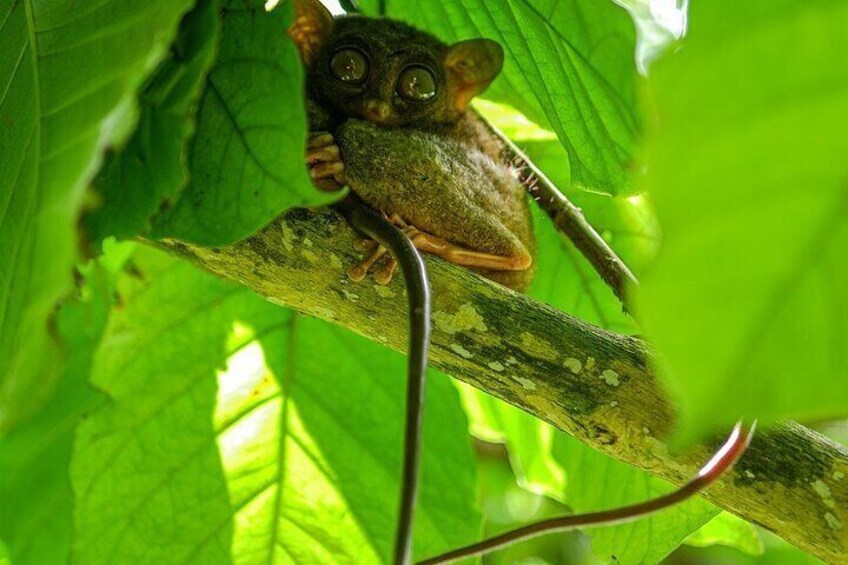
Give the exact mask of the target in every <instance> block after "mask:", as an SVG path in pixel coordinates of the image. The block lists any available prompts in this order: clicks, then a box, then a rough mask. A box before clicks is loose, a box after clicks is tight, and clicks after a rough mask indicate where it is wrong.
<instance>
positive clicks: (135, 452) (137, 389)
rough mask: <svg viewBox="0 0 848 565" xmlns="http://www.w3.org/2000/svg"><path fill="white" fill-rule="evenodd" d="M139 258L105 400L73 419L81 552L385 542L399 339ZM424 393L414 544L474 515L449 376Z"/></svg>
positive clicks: (393, 506) (449, 537)
mask: <svg viewBox="0 0 848 565" xmlns="http://www.w3.org/2000/svg"><path fill="white" fill-rule="evenodd" d="M134 272H135V273H136V278H129V277H128V279H127V280H125V281H124V282H123V284H122V285H121V286H120V288H119V291H120V294H121V297H122V303H121V304H122V305H121V308H120V309H119V310H118V311H116V312H114V313H113V315H112V317H111V319H110V322H109V325H108V327H107V330H106V334H105V336H104V340H103V342H102V346H101V348H100V350H99V353H98V355H97V357H96V359H95V368H94V373H93V379H94V383H95V384H96V385H97V386H98V387H100V388H102V389H103V390H104V391H105V392H106V393H107V394H108V395H109V396H110V397H111V401H112V402H111V403H110V404H109V405H107V406H104V407H103V409H101V410H99V411H98V412H96V413H95V414H93V415H92V416H91V417H90V418H89V419H88V420H87V421H86V422H85V423H84V424H83V425H82V426H81V428H80V430H79V433H78V438H77V445H76V450H75V453H74V459H73V465H72V470H71V479H72V481H73V484H74V489H75V491H76V493H77V500H76V502H77V508H76V524H77V537H76V545H75V558H76V559H77V560H78V561H79V562H81V563H86V564H90V565H96V564H97V563H104V564H107V563H108V564H112V563H183V562H186V563H208V564H214V563H230V562H232V563H287V562H291V561H295V562H303V563H372V562H377V561H380V560H387V559H388V556H389V555H390V554H391V545H392V541H393V534H394V527H395V518H394V516H395V514H396V511H397V496H398V480H399V477H400V463H401V431H402V417H403V407H402V399H403V398H404V395H403V388H404V379H403V375H404V366H405V363H404V360H403V357H402V356H400V355H397V354H394V353H391V352H389V351H387V350H385V349H382V348H380V347H378V346H375V345H373V344H371V343H370V342H368V341H366V340H364V339H363V338H360V337H357V336H354V335H352V334H349V333H347V332H344V331H343V330H339V329H336V328H334V327H332V326H329V325H327V324H325V323H323V322H319V321H317V320H312V319H308V318H304V317H301V316H298V315H295V314H293V313H291V312H288V311H285V310H283V309H280V308H278V307H276V306H274V305H272V304H270V303H267V302H265V301H263V300H261V299H260V298H259V297H257V296H256V295H254V294H252V293H250V292H249V291H247V290H246V289H243V288H240V287H237V286H234V285H231V284H228V283H224V282H222V281H220V280H218V279H216V278H214V277H212V276H210V275H207V274H203V273H200V272H199V271H196V270H195V269H194V268H193V267H191V266H189V265H187V264H181V263H179V262H177V261H173V260H168V259H166V258H164V256H162V255H160V254H158V253H154V252H152V251H148V252H145V253H143V254H141V255H140V256H137V263H136V268H135V269H134ZM427 393H428V406H427V412H426V415H425V426H424V428H425V438H424V457H423V467H422V480H423V484H422V492H421V497H420V503H419V506H418V511H417V523H416V538H415V552H416V555H419V556H423V555H428V554H431V553H435V552H438V551H441V550H446V549H449V548H450V547H453V546H455V545H458V544H462V543H467V542H470V541H472V540H474V539H476V538H477V537H478V536H479V529H480V519H479V515H478V513H477V510H476V509H475V508H474V499H475V481H476V477H475V470H474V463H473V459H472V455H471V451H470V445H469V442H468V436H467V435H466V434H465V428H466V426H467V424H466V422H465V419H464V416H463V414H462V411H461V408H460V406H459V403H458V398H457V394H456V391H455V389H454V388H453V387H452V386H451V385H450V383H449V382H448V381H447V380H446V379H438V378H434V379H431V382H430V386H429V387H428V391H427ZM116 501H120V502H119V503H116ZM152 540H155V542H153V541H152Z"/></svg>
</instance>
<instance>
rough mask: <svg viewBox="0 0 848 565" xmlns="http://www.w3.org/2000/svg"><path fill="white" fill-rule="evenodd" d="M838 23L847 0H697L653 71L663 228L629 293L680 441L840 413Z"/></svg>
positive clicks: (845, 231) (653, 169) (845, 191)
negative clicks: (677, 417) (636, 289)
mask: <svg viewBox="0 0 848 565" xmlns="http://www.w3.org/2000/svg"><path fill="white" fill-rule="evenodd" d="M731 11H732V13H733V17H732V18H728V17H727V14H728V13H731ZM846 21H848V5H846V4H845V3H844V2H829V1H791V0H782V1H779V2H765V3H761V2H757V3H746V4H745V5H744V6H743V5H739V4H737V3H731V2H707V3H697V4H694V5H693V11H692V14H691V24H692V28H691V34H690V36H689V37H688V38H687V40H686V43H685V48H684V49H681V50H680V52H679V53H676V54H675V55H674V56H670V57H668V58H667V59H665V60H661V61H659V62H658V63H657V64H656V65H655V67H654V68H653V71H652V75H651V82H652V87H653V91H654V93H655V97H656V100H655V103H654V105H655V106H656V109H657V112H658V117H657V123H660V124H661V125H662V127H661V128H659V129H658V130H657V131H656V132H654V134H653V135H652V137H651V139H650V141H649V143H648V165H649V171H650V173H649V187H650V189H651V191H652V196H653V197H654V199H655V202H656V207H657V211H658V214H659V217H660V220H661V222H662V225H663V230H664V234H665V240H664V244H663V250H662V253H661V254H660V256H659V258H658V261H657V263H656V266H655V268H654V269H653V270H652V271H650V272H649V273H648V276H646V277H644V280H643V286H642V288H641V292H640V293H639V303H638V305H639V310H640V311H641V314H642V317H643V318H644V322H645V328H646V330H647V332H648V333H649V334H650V335H651V336H652V338H653V340H654V342H655V343H656V345H657V347H658V348H659V349H660V351H661V352H662V354H663V359H664V361H665V363H666V364H667V368H668V372H667V374H666V376H667V381H668V382H669V385H670V388H671V389H672V391H673V392H674V394H675V395H676V396H677V398H678V399H679V400H680V407H681V416H682V424H683V427H684V429H683V430H681V432H680V433H681V440H694V439H695V438H697V437H702V436H704V435H706V434H707V433H709V432H710V431H713V430H717V429H728V428H729V427H730V425H731V424H732V423H733V422H734V421H735V420H737V419H738V418H740V417H746V418H759V419H760V422H761V423H770V422H774V421H776V420H780V419H786V418H794V419H809V420H815V419H828V418H836V417H840V416H845V415H846V414H848V387H846V386H845V376H846V375H848V356H846V351H848V316H846V311H848V294H846V292H845V289H846V288H848V254H846V253H845V249H846V248H848V165H846V161H845V156H846V155H848V129H846V128H845V121H846V119H848V59H846V58H845V57H844V56H843V54H844V52H845V45H846V44H848V26H846V25H845V22H846Z"/></svg>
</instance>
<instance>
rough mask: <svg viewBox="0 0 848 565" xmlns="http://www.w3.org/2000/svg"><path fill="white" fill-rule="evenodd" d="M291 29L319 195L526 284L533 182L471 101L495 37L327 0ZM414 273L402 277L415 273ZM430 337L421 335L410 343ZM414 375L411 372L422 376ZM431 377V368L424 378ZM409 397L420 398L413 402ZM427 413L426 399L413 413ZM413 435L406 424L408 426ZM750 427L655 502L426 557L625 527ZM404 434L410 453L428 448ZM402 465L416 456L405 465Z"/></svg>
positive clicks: (735, 443) (410, 499)
mask: <svg viewBox="0 0 848 565" xmlns="http://www.w3.org/2000/svg"><path fill="white" fill-rule="evenodd" d="M293 5H294V8H295V20H294V23H293V24H292V26H291V28H290V29H289V36H290V37H291V38H292V39H293V40H294V41H295V43H296V44H297V46H298V49H299V50H300V54H301V58H302V59H303V62H304V66H305V69H306V82H307V99H308V110H309V119H310V129H311V134H310V137H309V141H308V147H307V154H306V162H307V166H308V167H309V172H310V175H311V177H312V179H313V182H314V184H315V185H316V186H317V187H318V188H320V189H322V190H338V189H341V188H342V187H343V186H347V187H349V188H350V190H351V191H352V192H353V193H354V194H356V195H357V196H358V197H359V198H360V199H361V200H362V201H364V202H365V203H366V204H367V205H368V206H370V207H371V208H373V209H374V210H376V211H378V212H379V213H381V214H383V215H384V216H385V218H387V219H388V220H389V221H390V222H391V223H392V224H394V225H395V226H397V228H398V229H399V230H401V231H402V232H403V234H405V235H406V236H407V237H408V238H409V240H410V241H411V242H412V244H413V245H414V246H415V247H416V248H417V249H419V250H420V251H422V252H424V253H429V254H433V255H437V256H439V257H441V258H443V259H445V260H447V261H449V262H451V263H454V264H457V265H461V266H463V267H466V268H469V269H472V270H474V271H476V272H478V273H480V274H481V275H483V276H485V277H487V278H489V279H491V280H494V281H496V282H498V283H500V284H503V285H505V286H507V287H510V288H512V289H514V290H517V291H524V290H526V289H527V287H528V286H529V284H530V281H531V280H532V277H533V272H534V270H535V255H536V242H535V239H534V237H533V229H532V224H531V220H530V210H529V204H528V200H529V199H528V197H527V194H526V190H525V183H523V182H522V180H521V179H520V178H518V175H517V174H516V171H515V169H514V167H513V166H512V156H510V158H508V159H506V158H505V157H504V149H505V147H504V145H503V143H502V142H501V140H500V138H499V137H498V136H497V135H495V134H494V133H493V132H492V130H491V129H490V128H489V127H487V125H486V124H485V123H484V122H483V121H482V119H481V118H480V117H479V116H478V115H477V114H476V113H475V112H474V111H473V110H471V109H470V108H469V102H470V101H471V100H472V99H473V98H474V97H475V96H477V95H478V94H480V93H482V92H483V91H484V90H485V89H486V88H487V87H488V86H489V84H490V83H491V82H492V81H493V80H494V79H495V77H496V76H497V75H498V74H499V72H500V71H501V67H502V65H503V50H502V48H501V47H500V45H499V44H497V43H496V42H494V41H491V40H488V39H472V40H467V41H462V42H459V43H456V44H453V45H446V44H445V43H443V42H441V41H439V40H438V39H436V38H435V37H433V36H431V35H429V34H427V33H424V32H421V31H419V30H417V29H415V28H413V27H411V26H408V25H406V24H404V23H401V22H397V21H393V20H390V19H385V18H369V17H363V16H358V15H349V16H341V17H338V18H334V17H333V16H332V15H331V14H330V12H329V11H327V9H326V8H325V7H324V6H323V5H322V4H321V3H320V1H319V0H293ZM367 247H369V254H368V256H367V258H366V259H365V260H364V261H363V262H362V263H361V264H359V265H354V266H352V267H351V268H350V269H349V270H348V275H349V276H350V277H351V278H352V279H353V280H360V279H362V278H364V277H365V276H367V275H368V272H369V271H370V270H371V269H372V268H376V272H375V273H374V278H375V279H376V280H377V281H378V282H381V283H383V284H386V283H388V282H389V281H390V280H391V278H392V276H393V274H394V271H395V269H396V266H397V262H396V259H395V258H394V257H392V256H390V255H389V254H388V253H386V249H385V248H384V247H383V246H382V245H379V244H378V243H377V242H372V243H371V244H370V245H368V246H367ZM405 276H406V275H405ZM417 337H418V339H426V337H420V336H416V335H412V336H411V337H410V339H411V340H413V341H414V340H415V339H416V338H417ZM410 378H413V375H412V373H411V374H410ZM420 378H421V379H423V372H422V374H421V375H420ZM410 402H415V401H414V400H411V401H410ZM407 408H408V410H407V418H410V416H409V414H410V413H420V410H418V409H419V408H420V406H412V407H411V408H412V409H413V410H411V411H410V406H408V407H407ZM407 429H408V430H409V429H411V428H410V423H409V422H408V423H407ZM749 438H750V430H743V429H742V428H737V429H736V430H735V432H734V435H733V436H732V437H731V439H730V440H728V442H727V444H725V446H724V447H723V448H722V450H720V451H719V452H718V453H717V454H716V456H715V457H714V458H713V460H711V461H710V462H709V463H708V464H707V465H706V466H705V467H704V468H703V469H702V471H701V473H699V475H698V476H697V477H696V478H695V479H693V480H692V481H690V482H689V483H687V484H686V485H685V486H683V487H681V488H680V489H678V490H677V491H674V492H673V493H671V494H670V495H666V496H664V497H661V498H659V499H655V500H652V501H648V502H645V503H642V504H637V505H634V506H629V507H624V508H618V509H614V510H609V511H603V512H597V513H592V514H586V515H580V516H566V517H563V518H555V519H552V520H546V521H544V522H541V523H537V524H532V525H530V526H526V527H524V528H521V529H519V530H516V531H514V532H508V533H506V534H502V535H500V536H497V538H492V539H491V540H486V541H483V542H479V543H477V544H474V545H472V546H468V547H466V548H461V549H458V550H454V551H451V552H449V553H446V554H444V555H441V556H437V557H432V558H429V559H427V560H425V561H423V563H445V562H448V561H452V560H455V559H460V558H462V557H467V556H470V555H477V554H481V553H484V552H486V551H491V550H493V549H496V548H498V547H502V546H504V545H506V544H510V543H514V542H516V541H520V540H522V539H526V538H529V537H532V536H536V535H540V534H543V533H546V532H550V531H556V530H564V529H571V528H576V527H582V526H587V525H593V526H597V525H604V524H613V523H619V522H621V521H624V520H629V519H634V518H637V517H641V516H644V515H646V514H649V513H651V512H655V511H657V510H660V509H662V508H665V507H667V506H670V505H672V504H675V503H676V502H679V501H680V500H682V499H684V498H686V497H688V496H691V495H692V494H695V493H697V492H698V491H700V490H702V489H703V488H704V487H705V486H706V485H707V484H709V483H710V482H711V481H713V480H715V479H716V478H718V476H719V475H721V474H722V473H723V472H724V471H725V470H726V469H727V468H729V467H730V466H731V465H732V464H733V463H734V462H735V460H736V459H738V457H739V456H740V455H741V454H742V452H743V451H744V449H745V446H746V445H747V442H748V439H749ZM419 440H420V438H419V437H418V430H416V433H415V434H412V435H411V436H410V434H407V437H406V442H405V445H404V449H405V451H406V453H407V454H409V453H412V452H416V453H417V449H418V442H419ZM405 461H406V459H405ZM403 479H404V484H403V485H402V486H403V488H402V500H401V513H400V514H401V519H400V520H399V526H398V532H397V538H396V548H395V549H396V550H395V557H394V562H395V563H396V564H405V563H409V561H410V559H411V555H410V550H409V548H410V547H411V544H410V535H411V517H409V518H408V519H407V520H406V521H404V520H403V516H402V515H403V512H404V508H406V509H408V510H409V512H410V514H411V511H412V508H414V500H415V491H416V486H417V485H416V484H411V485H410V484H407V483H409V482H416V481H417V475H416V474H415V473H408V472H407V469H406V467H405V473H404V477H403Z"/></svg>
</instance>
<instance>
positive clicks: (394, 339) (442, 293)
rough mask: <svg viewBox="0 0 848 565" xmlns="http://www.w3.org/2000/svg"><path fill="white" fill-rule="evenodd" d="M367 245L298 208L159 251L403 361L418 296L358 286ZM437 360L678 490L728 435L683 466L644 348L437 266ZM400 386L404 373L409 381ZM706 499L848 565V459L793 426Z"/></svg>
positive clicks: (762, 440)
mask: <svg viewBox="0 0 848 565" xmlns="http://www.w3.org/2000/svg"><path fill="white" fill-rule="evenodd" d="M359 238H360V236H358V235H357V234H356V233H355V232H354V231H353V230H352V229H351V228H350V227H349V226H348V224H347V223H346V222H345V221H344V219H343V218H341V217H340V216H339V215H337V214H336V213H334V212H332V211H329V210H321V211H306V210H295V211H292V212H290V213H288V214H287V215H285V216H283V217H281V218H279V219H278V220H276V221H274V222H272V223H271V224H270V225H269V226H267V227H266V228H265V229H263V230H261V231H260V232H258V233H257V234H256V235H254V236H253V237H251V238H249V239H247V240H245V241H243V242H241V243H239V244H236V245H233V246H229V247H223V248H203V247H198V246H193V245H188V244H185V243H181V242H177V241H162V242H157V243H155V245H157V246H159V247H163V248H165V249H167V250H168V251H169V252H171V253H173V254H175V255H177V256H180V257H183V258H186V259H189V260H191V261H193V262H194V263H196V264H197V265H198V266H200V267H201V268H203V269H205V270H208V271H210V272H212V273H215V274H217V275H219V276H221V277H224V278H227V279H231V280H234V281H237V282H239V283H241V284H243V285H245V286H247V287H249V288H251V289H253V290H254V291H255V292H257V293H259V294H260V295H262V296H264V297H266V298H267V299H268V300H270V301H272V302H274V303H277V304H280V305H281V306H286V307H289V308H293V309H295V310H297V311H300V312H302V313H305V314H308V315H312V316H315V317H318V318H322V319H325V320H328V321H330V322H333V323H335V324H338V325H341V326H343V327H346V328H348V329H350V330H353V331H355V332H357V333H359V334H362V335H363V336H365V337H367V338H369V339H371V340H374V341H376V342H379V343H383V344H385V345H387V346H389V347H392V348H394V349H397V350H399V351H405V349H406V343H407V328H408V322H407V313H406V299H405V297H404V295H403V281H402V280H399V278H400V276H397V277H396V279H395V280H394V281H392V283H391V284H390V285H388V286H380V285H378V284H376V283H374V282H373V281H372V280H370V279H366V280H365V281H363V282H361V283H353V282H351V281H350V280H348V278H347V277H346V275H345V269H346V267H347V266H349V265H352V264H354V263H355V262H357V261H359V260H361V259H362V257H361V254H358V253H356V252H355V251H354V242H355V241H356V240H357V239H359ZM427 263H428V268H429V274H430V280H431V283H432V287H433V326H434V327H433V339H432V350H431V364H432V365H434V366H436V367H438V368H439V369H441V370H443V371H445V372H446V373H448V374H450V375H452V376H454V377H455V378H458V379H460V380H463V381H465V382H467V383H470V384H472V385H474V386H476V387H478V388H480V389H482V390H484V391H486V392H488V393H490V394H493V395H495V396H497V397H498V398H501V399H503V400H505V401H507V402H509V403H510V404H514V405H516V406H518V407H520V408H522V409H524V410H526V411H527V412H529V413H531V414H533V415H535V416H538V417H539V418H542V419H543V420H546V421H548V422H550V423H551V424H553V425H554V426H556V427H557V428H559V429H561V430H563V431H565V432H567V433H569V434H571V435H572V436H574V437H576V438H577V439H580V440H582V441H584V442H586V443H587V444H589V445H591V446H592V447H594V448H596V449H598V450H599V451H602V452H604V453H606V454H608V455H610V456H612V457H614V458H615V459H618V460H621V461H625V462H627V463H630V464H631V465H634V466H637V467H639V468H642V469H645V470H647V471H650V472H651V473H654V474H656V475H658V476H660V477H663V478H665V479H667V480H669V481H671V482H673V483H678V484H679V483H682V482H684V481H685V480H687V479H688V478H690V477H691V476H692V475H693V474H694V473H696V472H697V471H698V468H699V467H700V465H702V464H703V463H704V462H705V461H706V460H707V459H708V458H709V457H710V456H711V454H712V453H713V451H714V450H715V449H716V447H717V445H718V443H719V442H720V441H721V439H717V440H716V441H715V442H709V443H708V444H704V445H701V446H698V447H697V448H695V449H692V450H690V451H689V452H688V453H687V454H685V455H682V456H679V457H672V456H670V455H669V454H668V450H667V448H666V444H665V443H664V440H663V438H665V437H666V435H667V433H668V432H669V431H670V430H671V429H672V426H673V422H674V414H673V411H672V408H671V405H670V404H669V402H668V400H667V398H666V396H665V395H664V392H663V390H662V389H661V387H660V385H659V382H658V381H657V379H656V377H655V376H654V374H653V372H652V370H651V363H650V357H651V353H650V350H649V349H648V347H646V345H645V344H644V343H643V342H641V341H639V340H637V339H633V338H631V337H626V336H622V335H618V334H615V333H611V332H608V331H606V330H603V329H600V328H597V327H595V326H592V325H589V324H586V323H584V322H582V321H580V320H577V319H576V318H573V317H571V316H569V315H568V314H565V313H563V312H560V311H558V310H556V309H553V308H550V307H548V306H546V305H543V304H540V303H538V302H536V301H534V300H532V299H530V298H528V297H526V296H523V295H520V294H517V293H515V292H512V291H510V290H508V289H506V288H504V287H502V286H499V285H497V284H494V283H492V282H490V281H487V280H485V279H483V278H481V277H479V276H477V275H475V274H474V273H471V272H470V271H468V270H465V269H461V268H457V267H454V266H452V265H449V264H447V263H445V262H443V261H439V260H437V259H432V258H428V260H427ZM399 378H400V376H399ZM705 496H706V498H707V499H709V500H711V501H712V502H714V503H715V504H717V505H718V506H720V507H722V508H724V509H727V510H729V511H731V512H733V513H734V514H737V515H739V516H741V517H742V518H745V519H746V520H749V521H751V522H754V523H757V524H760V525H762V526H764V527H765V528H767V529H769V530H771V531H773V532H774V533H776V534H777V535H779V536H780V537H782V538H783V539H785V540H787V541H789V542H791V543H793V544H794V545H796V546H798V547H800V548H802V549H804V550H806V551H808V552H810V553H812V554H814V555H816V556H818V557H819V558H821V559H823V560H825V561H827V562H829V563H848V557H847V556H846V549H848V449H846V448H845V447H844V446H841V445H838V444H836V443H834V442H832V441H830V440H828V439H827V438H825V437H823V436H821V435H819V434H817V433H815V432H813V431H811V430H809V429H806V428H804V427H802V426H799V425H797V424H794V423H789V424H786V425H783V426H780V427H778V428H775V429H773V430H771V431H769V432H761V433H759V434H757V436H756V437H755V439H754V441H753V443H752V445H751V447H750V448H749V451H748V453H747V454H746V455H745V456H744V457H743V458H742V460H741V461H740V462H739V464H738V465H737V466H736V468H735V469H734V471H733V472H732V473H731V474H730V475H729V476H727V477H725V478H723V479H722V480H721V481H720V482H719V483H717V484H715V485H714V486H712V487H710V489H709V491H708V492H707V493H706V495H705Z"/></svg>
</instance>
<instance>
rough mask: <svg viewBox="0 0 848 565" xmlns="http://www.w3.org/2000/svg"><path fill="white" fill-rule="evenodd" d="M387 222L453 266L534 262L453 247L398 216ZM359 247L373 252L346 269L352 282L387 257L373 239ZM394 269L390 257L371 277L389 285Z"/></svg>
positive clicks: (514, 267)
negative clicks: (357, 263) (360, 261)
mask: <svg viewBox="0 0 848 565" xmlns="http://www.w3.org/2000/svg"><path fill="white" fill-rule="evenodd" d="M389 220H390V221H391V222H392V223H393V224H394V225H396V226H398V227H399V228H400V229H401V231H402V232H403V233H404V234H405V235H406V236H407V237H408V238H409V239H410V241H412V244H413V245H415V247H416V248H417V249H418V250H419V251H423V252H424V253H430V254H432V255H437V256H439V257H441V258H442V259H445V260H446V261H450V262H451V263H454V264H456V265H462V266H464V267H477V268H480V269H492V270H495V271H523V270H525V269H527V268H529V267H530V265H531V264H532V263H533V258H532V257H531V256H530V255H529V254H524V255H517V256H502V255H493V254H491V253H483V252H482V251H474V250H472V249H467V248H465V247H460V246H458V245H454V244H453V243H450V242H449V241H447V240H445V239H442V238H440V237H437V236H435V235H431V234H429V233H426V232H423V231H421V230H419V229H418V228H416V227H415V226H411V225H409V224H407V223H406V222H405V221H404V220H403V219H402V218H400V216H398V215H397V214H395V215H393V216H392V217H391V218H389ZM366 244H367V247H366ZM360 246H361V247H363V250H371V249H374V248H375V247H376V249H374V251H373V252H372V253H371V255H370V256H369V257H368V258H367V259H365V261H363V262H362V263H360V264H359V265H356V266H355V267H352V268H350V269H349V270H348V276H349V277H350V278H351V279H352V280H354V281H361V280H362V279H364V278H365V275H367V274H368V271H369V269H371V267H372V266H374V264H375V263H376V262H377V261H379V260H380V259H381V258H382V257H383V255H385V254H386V249H385V248H384V247H383V246H382V245H377V243H376V242H374V241H373V240H365V241H363V242H361V244H360ZM396 269H397V261H395V259H394V258H393V257H391V256H390V257H389V258H388V261H387V263H386V264H385V266H383V268H381V269H380V270H379V271H377V272H376V273H375V274H374V279H375V280H376V281H377V282H378V283H380V284H389V283H390V282H391V280H392V277H393V276H394V273H395V270H396Z"/></svg>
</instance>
